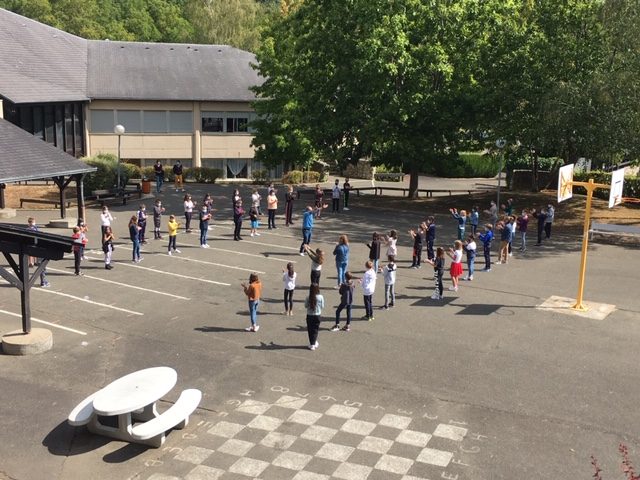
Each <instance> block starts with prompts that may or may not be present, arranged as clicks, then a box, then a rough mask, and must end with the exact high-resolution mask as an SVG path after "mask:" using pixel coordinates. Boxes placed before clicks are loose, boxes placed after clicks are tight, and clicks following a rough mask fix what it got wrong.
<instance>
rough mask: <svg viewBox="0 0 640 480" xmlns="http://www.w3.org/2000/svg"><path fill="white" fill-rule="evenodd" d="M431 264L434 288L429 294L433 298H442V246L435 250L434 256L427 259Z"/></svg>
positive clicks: (443, 260)
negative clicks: (434, 281) (431, 293)
mask: <svg viewBox="0 0 640 480" xmlns="http://www.w3.org/2000/svg"><path fill="white" fill-rule="evenodd" d="M427 262H429V263H430V264H431V265H433V273H434V276H433V277H434V278H435V279H436V290H435V292H433V295H431V298H432V299H433V300H442V299H443V298H444V295H443V294H444V285H443V284H442V277H443V276H444V263H445V258H444V248H442V247H438V248H437V250H436V255H435V258H434V259H433V260H432V259H429V260H427Z"/></svg>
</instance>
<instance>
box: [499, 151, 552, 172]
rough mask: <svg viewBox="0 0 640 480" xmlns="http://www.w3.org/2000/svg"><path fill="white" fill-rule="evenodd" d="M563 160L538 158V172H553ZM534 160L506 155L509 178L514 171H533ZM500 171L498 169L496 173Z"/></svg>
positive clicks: (528, 157)
mask: <svg viewBox="0 0 640 480" xmlns="http://www.w3.org/2000/svg"><path fill="white" fill-rule="evenodd" d="M561 162H562V159H560V158H557V157H538V170H546V171H549V172H551V171H553V169H554V168H555V167H556V164H558V163H561ZM532 165H533V160H532V158H531V157H530V156H528V155H526V156H516V155H515V154H513V155H505V169H506V170H507V176H510V175H511V172H513V171H514V170H531V167H532ZM497 171H498V170H497V169H496V172H497Z"/></svg>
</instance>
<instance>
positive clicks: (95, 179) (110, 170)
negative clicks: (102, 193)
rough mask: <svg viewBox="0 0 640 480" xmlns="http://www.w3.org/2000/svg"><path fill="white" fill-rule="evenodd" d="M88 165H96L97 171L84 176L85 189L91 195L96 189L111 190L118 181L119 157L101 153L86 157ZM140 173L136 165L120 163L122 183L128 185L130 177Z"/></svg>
mask: <svg viewBox="0 0 640 480" xmlns="http://www.w3.org/2000/svg"><path fill="white" fill-rule="evenodd" d="M84 161H85V162H86V163H87V165H91V166H92V167H96V168H97V171H95V172H93V173H90V174H88V175H87V176H86V177H85V178H84V188H85V191H86V192H88V193H89V195H91V192H93V191H95V190H111V189H115V188H116V183H117V182H118V157H116V156H115V155H112V154H110V153H101V154H98V155H96V156H95V157H89V158H85V159H84ZM138 174H139V169H138V167H136V166H135V165H131V164H128V163H122V162H121V163H120V184H121V185H126V184H127V182H128V181H129V178H132V177H133V176H134V175H138Z"/></svg>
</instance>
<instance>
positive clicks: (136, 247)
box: [129, 215, 142, 263]
mask: <svg viewBox="0 0 640 480" xmlns="http://www.w3.org/2000/svg"><path fill="white" fill-rule="evenodd" d="M129 238H130V239H131V243H132V244H133V251H132V260H133V262H134V263H140V262H141V261H142V257H141V256H140V226H139V225H138V216H137V215H133V216H132V217H131V219H130V220H129Z"/></svg>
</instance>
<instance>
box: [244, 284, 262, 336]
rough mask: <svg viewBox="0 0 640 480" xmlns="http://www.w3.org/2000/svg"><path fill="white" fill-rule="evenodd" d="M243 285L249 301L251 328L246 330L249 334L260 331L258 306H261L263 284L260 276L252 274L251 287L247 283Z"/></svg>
mask: <svg viewBox="0 0 640 480" xmlns="http://www.w3.org/2000/svg"><path fill="white" fill-rule="evenodd" d="M241 285H242V288H243V290H244V294H245V295H246V296H247V299H248V300H249V320H250V321H251V326H250V327H247V328H245V330H246V331H247V332H257V331H258V330H260V325H258V305H259V304H260V294H261V292H262V283H260V279H259V278H258V274H256V273H252V274H251V275H249V285H247V284H246V283H242V284H241Z"/></svg>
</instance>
